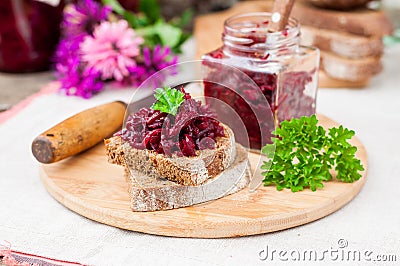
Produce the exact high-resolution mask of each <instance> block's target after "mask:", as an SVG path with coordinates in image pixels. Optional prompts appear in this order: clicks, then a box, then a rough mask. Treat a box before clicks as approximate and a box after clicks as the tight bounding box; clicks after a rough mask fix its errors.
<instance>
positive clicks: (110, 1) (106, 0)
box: [102, 0, 125, 15]
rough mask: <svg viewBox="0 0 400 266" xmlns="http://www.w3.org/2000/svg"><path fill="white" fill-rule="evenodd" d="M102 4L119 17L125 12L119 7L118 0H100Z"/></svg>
mask: <svg viewBox="0 0 400 266" xmlns="http://www.w3.org/2000/svg"><path fill="white" fill-rule="evenodd" d="M102 2H103V5H107V6H110V7H111V8H112V10H113V11H114V12H115V13H117V14H119V15H123V14H124V12H125V9H124V8H123V7H122V6H121V4H120V3H119V2H118V0H102Z"/></svg>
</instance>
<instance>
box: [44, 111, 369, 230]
mask: <svg viewBox="0 0 400 266" xmlns="http://www.w3.org/2000/svg"><path fill="white" fill-rule="evenodd" d="M318 118H319V120H320V123H321V125H323V126H324V127H332V126H337V123H335V122H333V121H332V120H330V119H329V118H327V117H325V116H322V115H319V116H318ZM352 143H353V144H354V145H356V146H357V148H358V151H357V157H358V158H359V159H360V160H361V161H362V164H363V165H364V168H365V171H364V172H363V177H362V178H361V179H360V180H359V181H357V182H355V183H341V182H337V181H331V182H328V183H325V187H324V188H323V189H320V190H317V191H316V192H312V191H311V190H309V189H306V190H304V191H301V192H297V193H292V192H291V191H290V190H284V191H277V190H276V188H275V187H274V186H270V187H264V186H261V187H259V188H258V189H257V190H256V191H255V192H250V191H249V190H248V189H244V190H242V191H240V192H238V193H236V194H233V195H230V196H227V197H224V198H221V199H218V200H215V201H211V202H208V203H203V204H199V205H195V206H191V207H186V208H180V209H175V210H169V211H156V212H133V211H131V210H130V208H129V205H130V202H129V201H130V199H129V195H128V192H127V190H128V184H127V183H126V182H125V177H124V171H123V168H122V167H120V166H116V165H111V164H109V163H108V162H107V159H106V155H105V150H104V147H103V144H99V145H97V146H96V147H94V148H92V149H90V150H88V151H86V152H84V153H82V154H80V155H77V156H74V157H71V158H68V159H65V160H63V161H61V162H58V163H54V164H49V165H41V167H40V172H41V173H40V175H41V179H42V181H43V184H44V186H45V187H46V188H47V190H48V191H49V193H50V194H51V195H52V196H53V197H54V198H55V199H56V200H58V201H59V202H60V203H61V204H63V205H65V206H66V207H67V208H69V209H71V210H72V211H74V212H76V213H79V214H81V215H83V216H85V217H87V218H89V219H92V220H95V221H98V222H100V223H104V224H108V225H111V226H115V227H119V228H123V229H128V230H133V231H138V232H144V233H149V234H156V235H165V236H176V237H200V238H218V237H235V236H246V235H255V234H263V233H268V232H273V231H278V230H283V229H287V228H291V227H294V226H298V225H302V224H306V223H309V222H312V221H315V220H317V219H320V218H322V217H324V216H326V215H329V214H331V213H333V212H335V211H336V210H338V209H340V208H341V207H342V206H344V205H345V204H346V203H348V202H349V201H351V200H352V199H353V198H354V197H355V196H356V195H357V193H358V192H359V191H360V190H361V188H362V186H363V185H364V183H365V180H366V173H367V167H368V164H367V153H366V150H365V148H364V146H363V145H362V143H361V142H360V141H359V140H358V139H356V138H353V140H352ZM250 158H251V156H250ZM252 163H253V165H254V162H252Z"/></svg>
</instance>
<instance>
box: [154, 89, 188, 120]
mask: <svg viewBox="0 0 400 266" xmlns="http://www.w3.org/2000/svg"><path fill="white" fill-rule="evenodd" d="M184 96H185V94H184V93H183V92H181V91H179V90H177V89H172V88H170V87H164V88H163V89H162V88H157V89H156V90H155V93H154V97H155V98H156V99H157V102H155V103H154V104H153V105H152V106H151V109H153V110H159V111H161V112H163V113H168V114H172V115H176V113H177V112H178V108H179V106H180V105H181V104H182V103H183V101H184Z"/></svg>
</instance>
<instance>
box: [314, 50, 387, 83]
mask: <svg viewBox="0 0 400 266" xmlns="http://www.w3.org/2000/svg"><path fill="white" fill-rule="evenodd" d="M320 69H322V70H324V71H325V73H326V74H327V75H329V76H330V77H332V78H335V79H340V80H347V81H352V82H359V81H364V80H368V79H369V78H371V76H373V75H376V74H378V73H379V72H381V71H382V62H381V60H380V57H365V58H358V59H349V58H344V57H339V56H337V55H335V54H333V53H330V52H325V51H321V63H320Z"/></svg>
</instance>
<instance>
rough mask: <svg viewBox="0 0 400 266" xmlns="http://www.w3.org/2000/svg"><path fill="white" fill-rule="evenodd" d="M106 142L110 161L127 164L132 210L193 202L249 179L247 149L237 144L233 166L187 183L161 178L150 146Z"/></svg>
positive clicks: (225, 191)
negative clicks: (194, 182) (181, 183)
mask: <svg viewBox="0 0 400 266" xmlns="http://www.w3.org/2000/svg"><path fill="white" fill-rule="evenodd" d="M105 146H106V153H107V156H108V160H109V162H110V163H114V164H118V165H122V166H124V169H125V174H126V177H127V182H128V184H129V194H130V198H131V208H132V210H133V211H157V210H169V209H174V208H180V207H186V206H191V205H194V204H199V203H203V202H206V201H210V200H214V199H217V198H220V197H223V196H226V195H229V194H232V193H235V192H237V191H239V190H241V189H243V188H244V187H246V186H247V185H248V184H249V182H250V176H251V173H250V165H249V162H248V158H247V150H246V149H244V148H243V147H241V146H240V145H238V144H236V146H235V151H236V156H235V157H234V160H233V162H232V163H231V164H230V166H229V167H228V168H225V169H224V171H222V172H220V173H219V174H218V175H215V176H213V177H210V178H209V179H207V180H206V182H204V183H203V184H201V185H198V186H184V185H180V184H178V183H176V182H173V181H169V180H167V179H165V178H162V177H161V176H160V175H159V173H158V171H157V169H156V168H155V167H154V166H153V163H152V161H151V160H150V158H149V156H148V155H149V151H148V150H138V149H133V148H132V147H131V146H130V145H129V144H128V143H126V142H124V141H123V140H122V139H121V138H120V137H112V138H110V139H107V140H105ZM126 155H128V156H126ZM135 169H140V171H137V170H135Z"/></svg>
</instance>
